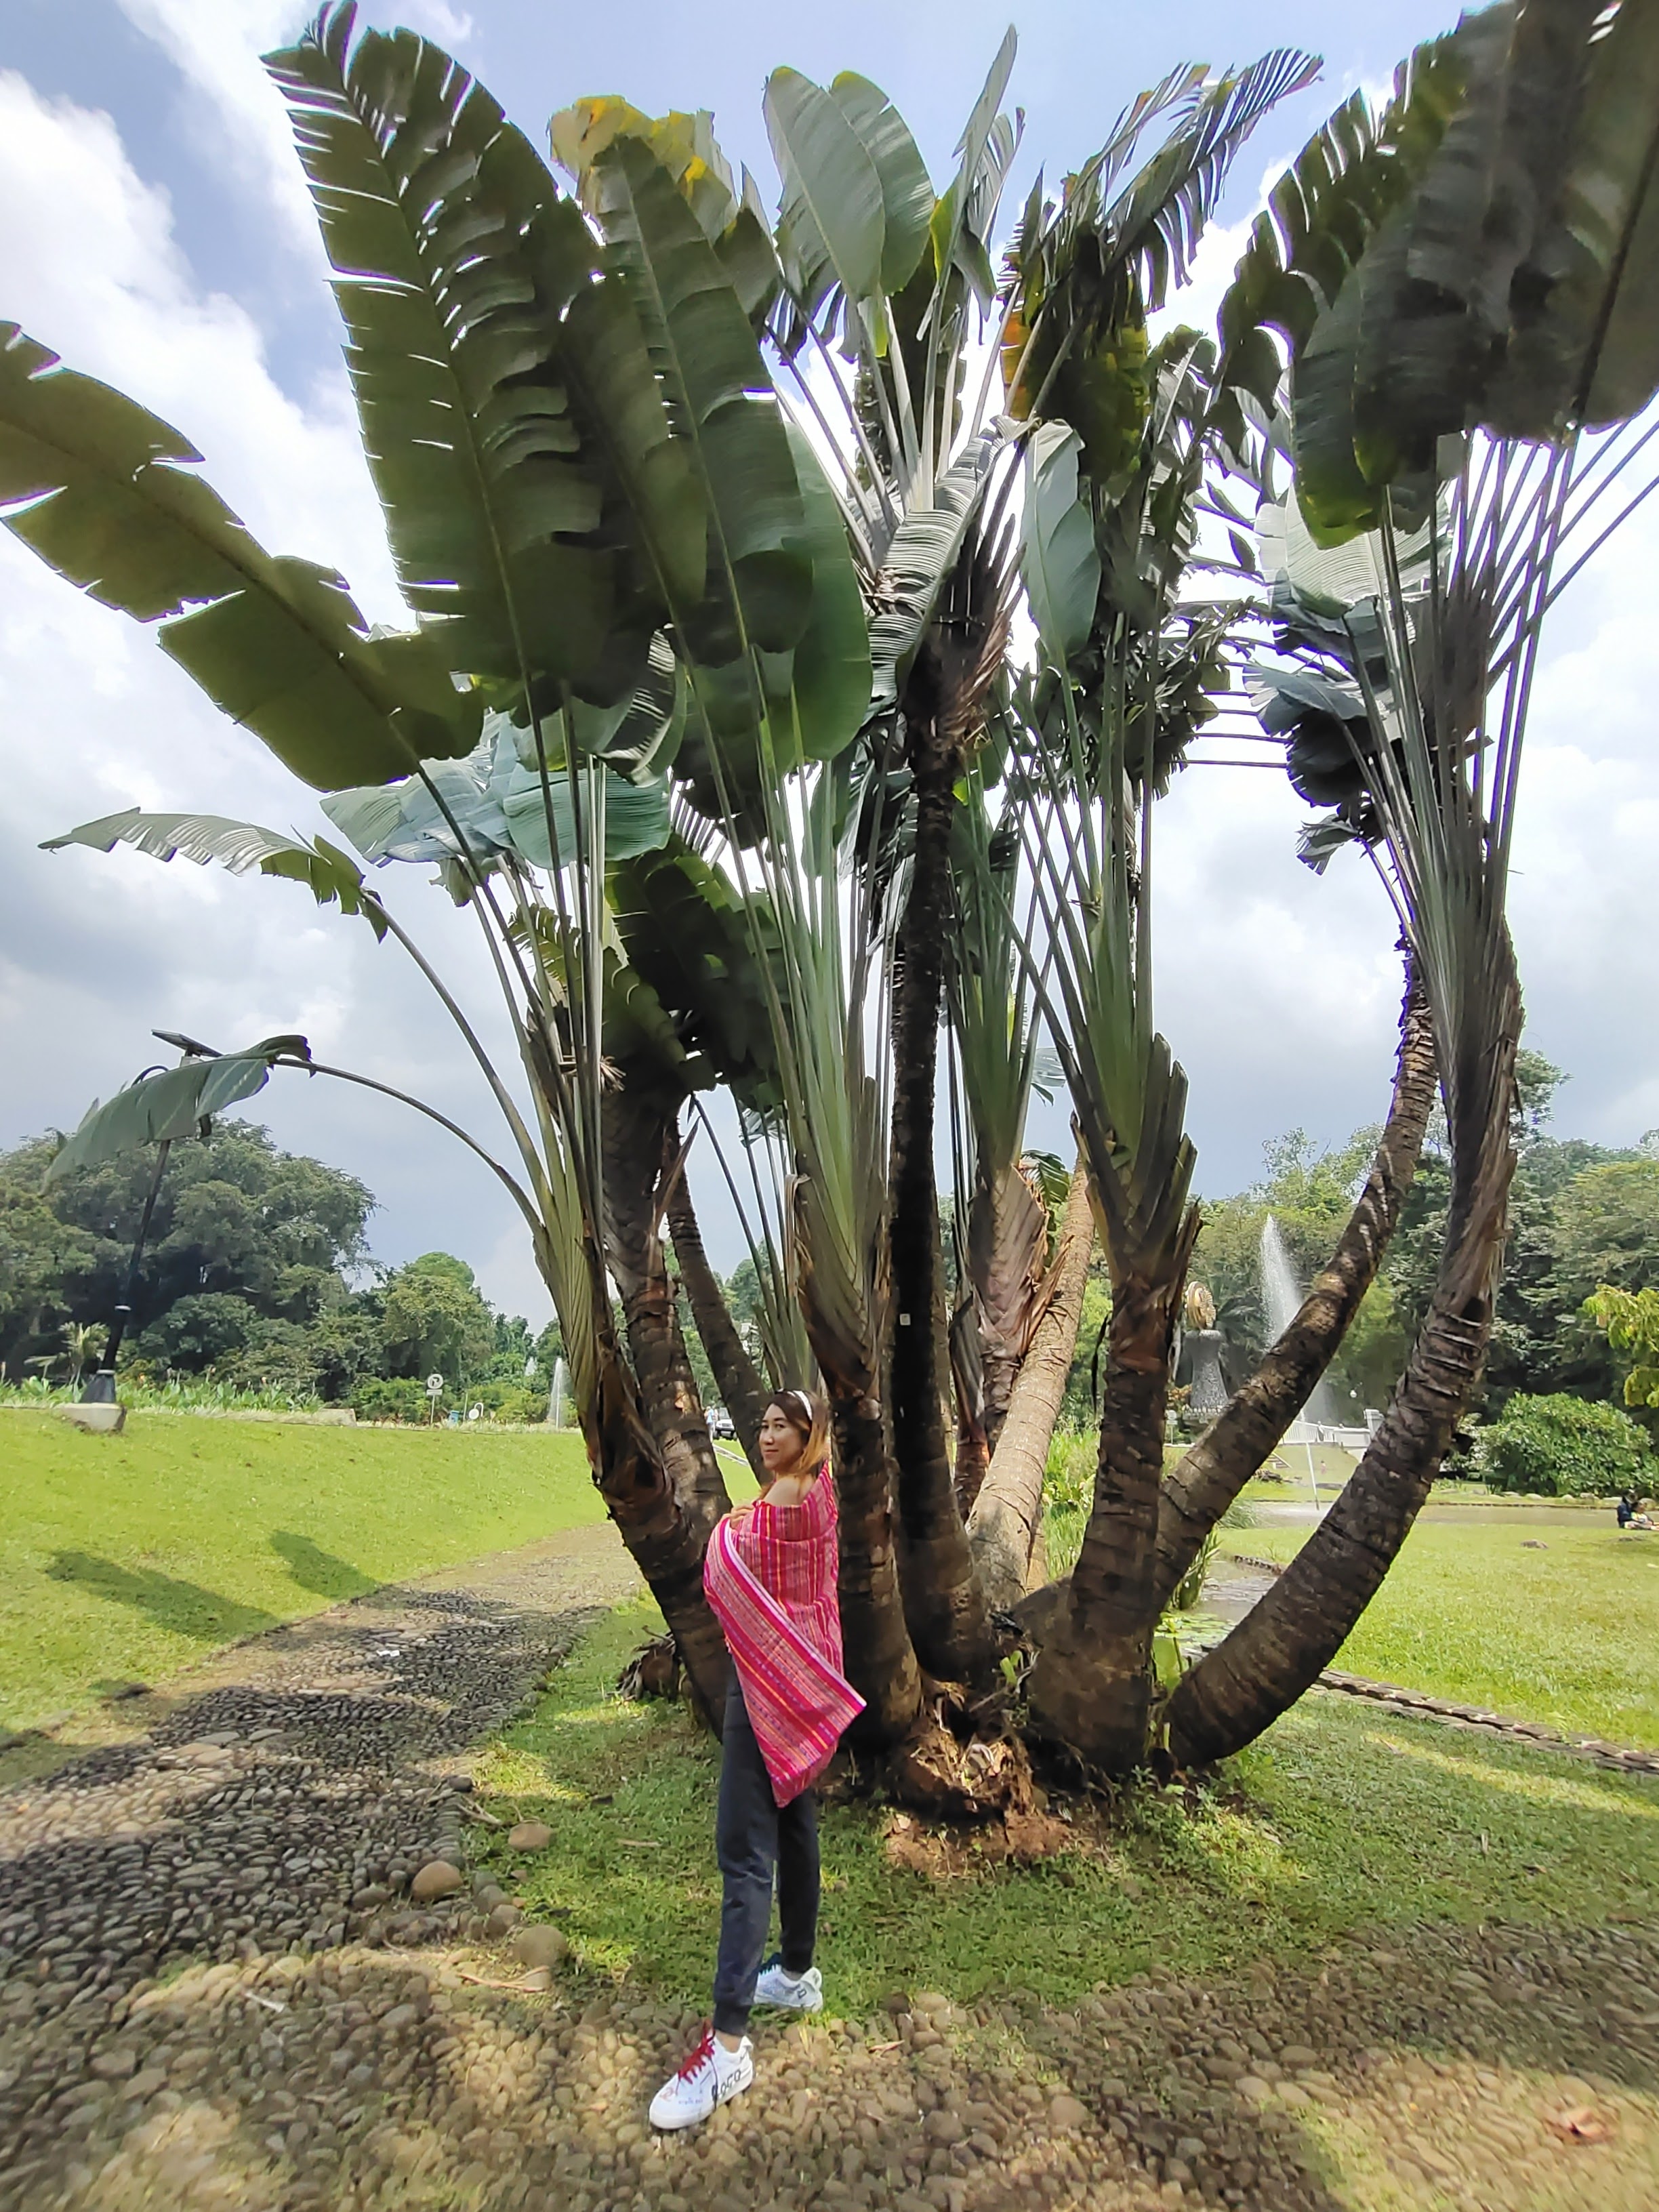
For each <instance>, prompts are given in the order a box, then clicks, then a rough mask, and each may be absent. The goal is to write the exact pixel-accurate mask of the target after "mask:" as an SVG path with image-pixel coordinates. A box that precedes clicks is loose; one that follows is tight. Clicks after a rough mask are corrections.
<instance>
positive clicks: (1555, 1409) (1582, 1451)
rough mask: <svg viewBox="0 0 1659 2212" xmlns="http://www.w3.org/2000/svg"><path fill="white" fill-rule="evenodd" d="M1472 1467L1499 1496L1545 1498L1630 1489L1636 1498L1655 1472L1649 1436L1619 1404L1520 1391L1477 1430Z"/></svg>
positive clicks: (1594, 1495) (1612, 1495)
mask: <svg viewBox="0 0 1659 2212" xmlns="http://www.w3.org/2000/svg"><path fill="white" fill-rule="evenodd" d="M1475 1464H1476V1466H1477V1468H1479V1470H1480V1474H1481V1475H1482V1476H1483V1478H1484V1479H1485V1480H1486V1481H1487V1482H1489V1483H1490V1484H1491V1485H1492V1488H1493V1489H1494V1490H1523V1491H1530V1492H1534V1493H1536V1494H1540V1495H1541V1496H1543V1497H1546V1498H1554V1497H1557V1496H1561V1497H1589V1498H1616V1497H1617V1496H1618V1495H1619V1493H1620V1492H1621V1491H1624V1490H1630V1489H1632V1488H1633V1489H1634V1490H1635V1491H1636V1492H1638V1495H1639V1494H1641V1493H1642V1492H1644V1491H1646V1490H1647V1489H1648V1488H1649V1487H1650V1486H1651V1484H1652V1482H1653V1479H1654V1471H1655V1462H1654V1457H1653V1454H1652V1452H1651V1450H1650V1449H1649V1446H1648V1440H1647V1437H1645V1436H1644V1433H1643V1431H1641V1429H1640V1428H1638V1425H1637V1424H1636V1423H1635V1422H1634V1421H1632V1419H1631V1418H1630V1416H1629V1415H1628V1414H1627V1413H1620V1410H1619V1408H1618V1407H1616V1406H1599V1405H1587V1404H1586V1403H1585V1401H1584V1400H1583V1399H1582V1398H1570V1397H1566V1396H1564V1395H1559V1394H1557V1395H1553V1396H1548V1397H1542V1398H1530V1397H1528V1396H1526V1395H1523V1394H1522V1393H1520V1392H1517V1393H1516V1395H1515V1396H1514V1397H1513V1398H1511V1399H1510V1402H1509V1404H1508V1405H1507V1406H1506V1407H1504V1414H1503V1419H1501V1420H1498V1421H1494V1422H1493V1423H1492V1426H1491V1427H1490V1428H1486V1429H1482V1431H1480V1437H1479V1439H1478V1441H1477V1443H1476V1446H1475Z"/></svg>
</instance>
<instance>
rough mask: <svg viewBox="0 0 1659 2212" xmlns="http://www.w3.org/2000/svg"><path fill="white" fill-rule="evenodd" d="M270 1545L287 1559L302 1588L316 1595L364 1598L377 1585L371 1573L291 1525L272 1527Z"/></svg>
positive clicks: (280, 1555) (291, 1572)
mask: <svg viewBox="0 0 1659 2212" xmlns="http://www.w3.org/2000/svg"><path fill="white" fill-rule="evenodd" d="M270 1548H271V1550H272V1551H273V1552H275V1553H277V1555H278V1556H279V1557H280V1558H281V1559H283V1560H284V1561H286V1563H287V1565H288V1571H289V1574H291V1575H292V1576H293V1577H294V1579H295V1582H296V1583H299V1585H300V1587H301V1589H308V1590H314V1591H315V1592H316V1594H317V1595H318V1596H319V1597H330V1598H348V1597H367V1596H368V1593H369V1591H370V1590H373V1589H379V1588H380V1584H379V1583H377V1582H376V1581H375V1580H374V1577H373V1576H372V1575H366V1574H364V1573H363V1571H362V1569H361V1568H360V1567H354V1566H353V1565H352V1564H351V1562H350V1561H349V1559H336V1558H335V1556H334V1554H333V1553H332V1552H325V1551H324V1550H323V1549H322V1548H321V1547H320V1546H319V1545H317V1544H313V1542H312V1541H311V1539H310V1537H309V1536H296V1535H295V1533H294V1531H293V1530H292V1529H291V1528H275V1529H273V1530H272V1531H271V1536H270Z"/></svg>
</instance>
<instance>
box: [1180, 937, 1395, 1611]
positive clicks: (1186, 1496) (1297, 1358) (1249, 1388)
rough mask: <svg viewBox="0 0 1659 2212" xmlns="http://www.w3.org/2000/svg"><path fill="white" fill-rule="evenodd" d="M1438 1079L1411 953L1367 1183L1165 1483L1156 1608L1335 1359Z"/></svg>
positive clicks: (1373, 1267)
mask: <svg viewBox="0 0 1659 2212" xmlns="http://www.w3.org/2000/svg"><path fill="white" fill-rule="evenodd" d="M1435 1087H1436V1060H1435V1049H1434V1024H1433V1021H1432V1019H1431V1016H1430V1012H1429V1004H1428V1000H1427V997H1426V996H1425V993H1424V990H1423V986H1422V982H1421V980H1420V979H1419V976H1418V975H1417V973H1416V971H1415V969H1414V967H1413V963H1412V961H1411V960H1410V958H1409V957H1407V963H1406V997H1405V1003H1404V1005H1403V1006H1402V1007H1401V1017H1400V1054H1399V1060H1398V1062H1397V1064H1396V1067H1395V1084H1394V1097H1393V1099H1392V1100H1391V1102H1390V1103H1389V1118H1388V1120H1387V1121H1386V1122H1385V1123H1384V1125H1383V1134H1382V1137H1381V1139H1379V1141H1378V1144H1377V1147H1376V1157H1375V1158H1374V1159H1373V1160H1372V1162H1371V1171H1370V1176H1368V1177H1367V1179H1366V1182H1365V1188H1364V1190H1363V1191H1362V1192H1361V1193H1360V1194H1359V1198H1358V1202H1357V1204H1356V1205H1355V1206H1354V1209H1353V1212H1352V1214H1351V1215H1350V1216H1349V1217H1348V1222H1347V1226H1346V1228H1345V1229H1344V1230H1343V1231H1342V1235H1341V1237H1340V1241H1339V1243H1338V1244H1337V1247H1336V1249H1335V1251H1334V1252H1333V1254H1332V1255H1331V1257H1330V1259H1329V1260H1328V1261H1327V1263H1326V1265H1325V1266H1324V1267H1322V1268H1321V1269H1320V1271H1319V1273H1318V1274H1317V1275H1316V1277H1315V1278H1314V1280H1313V1283H1312V1285H1311V1286H1310V1290H1309V1291H1308V1295H1307V1297H1306V1298H1305V1299H1304V1301H1303V1303H1302V1305H1301V1308H1300V1310H1298V1311H1297V1315H1296V1316H1295V1317H1294V1319H1293V1320H1292V1321H1291V1324H1290V1326H1289V1327H1288V1328H1286V1329H1285V1332H1284V1334H1282V1335H1281V1336H1280V1337H1279V1340H1278V1342H1277V1343H1276V1344H1274V1345H1273V1347H1272V1348H1271V1350H1270V1351H1269V1352H1267V1357H1266V1358H1264V1359H1263V1360H1262V1362H1261V1365H1260V1366H1259V1367H1258V1368H1257V1369H1256V1370H1255V1374H1254V1375H1252V1376H1250V1378H1249V1381H1248V1382H1246V1383H1243V1384H1242V1385H1241V1386H1240V1388H1239V1389H1237V1391H1235V1392H1234V1394H1233V1395H1232V1397H1231V1398H1230V1399H1229V1400H1228V1401H1227V1405H1226V1407H1225V1411H1224V1412H1223V1413H1221V1415H1220V1417H1219V1418H1218V1419H1217V1420H1216V1422H1215V1423H1214V1425H1212V1427H1211V1428H1210V1430H1209V1431H1207V1433H1206V1435H1204V1436H1202V1437H1200V1439H1199V1440H1198V1442H1197V1443H1195V1444H1194V1446H1193V1447H1192V1449H1191V1450H1190V1451H1188V1453H1186V1454H1185V1455H1184V1456H1183V1457H1182V1460H1181V1461H1180V1462H1179V1463H1178V1464H1177V1465H1176V1467H1175V1468H1172V1469H1171V1471H1170V1474H1169V1476H1168V1477H1167V1479H1166V1480H1165V1481H1164V1493H1163V1498H1162V1501H1161V1503H1160V1505H1159V1508H1158V1567H1157V1571H1156V1578H1155V1579H1156V1587H1157V1591H1158V1602H1159V1604H1160V1606H1163V1605H1167V1604H1168V1603H1169V1601H1170V1595H1171V1594H1172V1592H1173V1591H1174V1590H1175V1589H1176V1585H1177V1584H1178V1583H1179V1582H1180V1581H1181V1578H1182V1576H1183V1575H1184V1574H1185V1573H1186V1571H1187V1570H1188V1567H1190V1566H1191V1565H1192V1563H1193V1561H1194V1559H1196V1558H1197V1557H1198V1553H1199V1550H1200V1547H1201V1545H1202V1544H1203V1541H1204V1539H1205V1537H1206V1535H1207V1534H1208V1533H1209V1531H1210V1530H1211V1529H1212V1528H1213V1527H1214V1526H1215V1524H1216V1522H1218V1520H1219V1519H1220V1518H1221V1516H1222V1515H1223V1514H1224V1513H1225V1511H1226V1510H1227V1508H1228V1507H1229V1506H1230V1505H1231V1504H1232V1502H1233V1500H1234V1498H1237V1496H1238V1494H1239V1492H1240V1491H1242V1490H1243V1487H1244V1486H1245V1484H1246V1483H1247V1482H1248V1481H1249V1479H1250V1477H1251V1476H1252V1475H1253V1474H1255V1471H1256V1469H1257V1468H1259V1467H1260V1466H1261V1463H1262V1462H1263V1461H1264V1460H1265V1459H1266V1458H1267V1455H1268V1453H1269V1452H1271V1451H1272V1450H1273V1447H1274V1446H1275V1445H1276V1444H1277V1443H1279V1439H1280V1437H1282V1436H1283V1435H1284V1434H1285V1430H1286V1429H1287V1428H1289V1426H1290V1425H1291V1422H1292V1420H1294V1419H1295V1418H1296V1416H1297V1413H1299V1412H1300V1410H1301V1408H1302V1407H1304V1405H1305V1404H1306V1403H1307V1401H1308V1396H1309V1394H1310V1391H1311V1390H1312V1389H1313V1387H1314V1385H1315V1383H1317V1382H1318V1380H1319V1378H1320V1376H1322V1374H1323V1373H1324V1372H1325V1370H1326V1369H1327V1368H1328V1366H1329V1364H1330V1363H1331V1361H1332V1359H1333V1358H1334V1357H1335V1354H1336V1352H1337V1349H1338V1347H1339V1346H1340V1344H1341V1342H1342V1340H1343V1338H1344V1336H1345V1335H1346V1334H1347V1330H1348V1326H1349V1324H1350V1322H1352V1319H1353V1317H1354V1315H1355V1314H1356V1312H1358V1308H1359V1302H1360V1300H1361V1299H1362V1298H1363V1297H1364V1295H1365V1292H1366V1291H1367V1290H1369V1289H1370V1285H1371V1284H1372V1282H1373V1281H1374V1280H1375V1279H1376V1271H1377V1268H1378V1267H1379V1266H1380V1265H1381V1264H1382V1260H1383V1254H1384V1253H1385V1252H1386V1251H1387V1250H1388V1248H1389V1239H1390V1237H1392V1236H1393V1235H1394V1232H1395V1227H1396V1225H1398V1223H1399V1219H1400V1215H1401V1208H1402V1207H1403V1206H1404V1205H1405V1202H1406V1200H1407V1196H1408V1195H1409V1194H1410V1191H1411V1187H1412V1182H1413V1177H1414V1176H1415V1175H1416V1173H1417V1156H1418V1153H1419V1151H1420V1150H1421V1148H1422V1144H1423V1133H1424V1130H1425V1128H1426V1127H1427V1126H1428V1119H1429V1113H1430V1109H1431V1107H1432V1106H1433V1104H1434V1097H1435Z"/></svg>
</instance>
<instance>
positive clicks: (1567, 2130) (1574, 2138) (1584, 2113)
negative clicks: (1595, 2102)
mask: <svg viewBox="0 0 1659 2212" xmlns="http://www.w3.org/2000/svg"><path fill="white" fill-rule="evenodd" d="M1545 2117H1546V2118H1547V2120H1548V2122H1549V2124H1550V2125H1551V2127H1552V2128H1553V2129H1554V2130H1555V2132H1556V2134H1557V2135H1559V2136H1560V2138H1561V2140H1562V2142H1577V2143H1597V2142H1606V2141H1607V2137H1608V2136H1610V2135H1611V2134H1612V2133H1613V2123H1612V2121H1611V2120H1607V2119H1604V2118H1602V2117H1601V2113H1600V2112H1597V2111H1596V2110H1595V2106H1592V2105H1575V2106H1574V2107H1573V2109H1572V2110H1571V2112H1550V2113H1547V2114H1546V2116H1545Z"/></svg>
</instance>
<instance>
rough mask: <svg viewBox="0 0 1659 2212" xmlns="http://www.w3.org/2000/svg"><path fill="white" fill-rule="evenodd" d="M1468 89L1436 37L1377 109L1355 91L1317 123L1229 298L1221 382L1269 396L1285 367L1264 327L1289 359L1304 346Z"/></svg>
mask: <svg viewBox="0 0 1659 2212" xmlns="http://www.w3.org/2000/svg"><path fill="white" fill-rule="evenodd" d="M1462 91H1463V73H1462V63H1461V61H1460V59H1459V58H1458V57H1457V55H1456V53H1455V50H1454V45H1453V40H1452V39H1451V38H1450V37H1447V38H1443V39H1437V40H1430V41H1428V42H1427V43H1426V44H1425V45H1423V46H1419V47H1418V48H1417V49H1416V50H1415V51H1414V52H1413V54H1412V55H1411V56H1410V57H1409V58H1408V59H1407V61H1405V62H1403V63H1401V66H1400V68H1399V70H1397V71H1396V72H1395V83H1394V91H1393V94H1392V96H1391V98H1390V100H1389V104H1388V106H1386V108H1385V109H1384V110H1383V113H1382V115H1381V116H1380V117H1377V116H1373V114H1372V112H1371V109H1370V103H1369V102H1368V101H1367V100H1366V99H1365V97H1364V94H1363V93H1355V94H1352V97H1351V98H1349V99H1348V100H1346V101H1344V103H1343V105H1342V106H1340V107H1339V108H1338V109H1337V111H1336V112H1335V113H1334V115H1333V116H1332V117H1331V118H1329V120H1328V122H1326V123H1324V124H1322V125H1321V126H1320V129H1319V130H1318V131H1316V133H1315V135H1314V137H1312V138H1311V139H1310V141H1309V142H1308V143H1307V145H1306V146H1304V149H1302V152H1301V153H1300V154H1299V155H1297V158H1296V160H1295V161H1294V162H1293V163H1292V164H1291V167H1290V168H1289V169H1287V170H1286V171H1285V174H1284V175H1283V176H1282V177H1280V178H1279V181H1278V182H1277V183H1276V184H1275V185H1274V186H1273V190H1272V191H1271V192H1270V193H1269V194H1268V203H1267V210H1265V211H1264V212H1263V213H1262V214H1261V215H1259V216H1257V217H1256V218H1255V223H1254V224H1253V225H1252V228H1251V232H1250V239H1249V245H1248V246H1246V247H1245V250H1244V252H1243V256H1242V257H1241V258H1240V260H1239V263H1238V266H1237V271H1236V273H1235V275H1234V277H1233V282H1232V283H1231V286H1230V287H1229V288H1228V290H1227V293H1226V295H1225V297H1224V299H1223V301H1222V303H1221V310H1220V318H1219V324H1220V336H1221V360H1220V363H1219V367H1218V382H1219V383H1220V384H1221V385H1222V386H1231V385H1237V386H1242V387H1243V389H1245V390H1247V391H1249V392H1252V393H1254V395H1255V397H1256V398H1258V399H1259V400H1260V401H1261V404H1263V405H1264V406H1269V407H1270V406H1271V405H1272V404H1273V401H1274V398H1275V396H1276V394H1277V391H1278V387H1279V377H1280V374H1281V368H1280V362H1279V352H1278V350H1277V349H1276V348H1275V346H1274V345H1273V342H1272V340H1271V338H1270V337H1268V335H1267V334H1268V332H1269V331H1277V332H1278V333H1279V335H1280V336H1281V337H1283V338H1284V339H1285V342H1286V343H1287V345H1288V347H1289V349H1290V351H1291V356H1292V357H1293V358H1294V356H1296V355H1297V354H1298V353H1299V352H1300V350H1301V349H1302V347H1303V346H1304V344H1305V343H1307V341H1308V339H1309V337H1310V334H1311V332H1312V331H1313V327H1314V324H1315V322H1316V320H1317V319H1318V316H1319V314H1320V313H1321V312H1322V310H1323V309H1324V308H1326V307H1329V306H1330V305H1331V304H1332V303H1333V302H1334V301H1335V299H1336V297H1337V295H1338V294H1339V293H1340V291H1341V289H1342V287H1343V284H1344V283H1345V282H1346V278H1347V276H1348V273H1349V271H1350V270H1352V268H1353V266H1354V264H1356V263H1357V262H1358V259H1359V257H1360V255H1361V254H1362V253H1363V252H1364V249H1365V245H1366V242H1367V240H1369V239H1370V236H1371V235H1372V234H1373V232H1374V231H1375V230H1376V228H1377V227H1378V225H1379V224H1380V223H1381V222H1383V220H1384V219H1385V218H1386V216H1388V215H1389V212H1390V210H1393V209H1394V208H1395V207H1397V206H1399V205H1400V204H1401V201H1402V200H1403V199H1404V198H1405V197H1406V196H1407V193H1408V192H1409V191H1410V190H1411V188H1412V185H1413V182H1414V181H1415V179H1417V178H1418V177H1419V176H1420V175H1421V174H1422V173H1423V171H1424V169H1425V167H1426V165H1427V162H1428V161H1429V158H1430V156H1431V155H1432V153H1433V152H1434V149H1435V148H1436V147H1437V145H1438V144H1439V143H1440V139H1441V137H1442V136H1443V133H1444V131H1445V128H1446V125H1447V124H1448V122H1449V119H1450V118H1451V116H1452V115H1453V114H1454V113H1455V111H1456V108H1457V106H1458V103H1459V101H1460V100H1461V99H1462Z"/></svg>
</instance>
